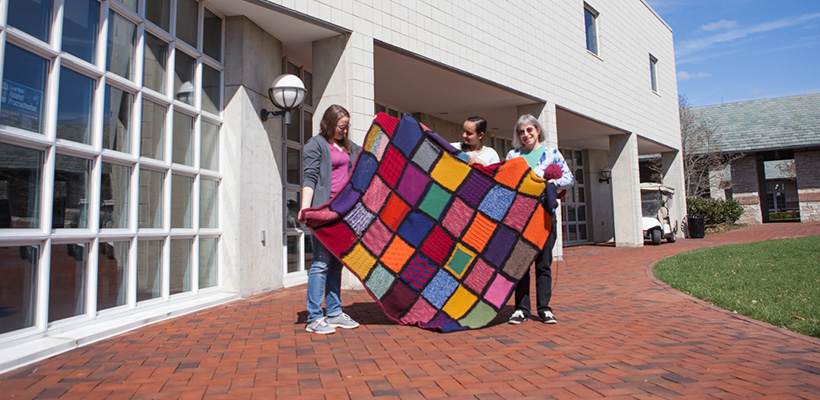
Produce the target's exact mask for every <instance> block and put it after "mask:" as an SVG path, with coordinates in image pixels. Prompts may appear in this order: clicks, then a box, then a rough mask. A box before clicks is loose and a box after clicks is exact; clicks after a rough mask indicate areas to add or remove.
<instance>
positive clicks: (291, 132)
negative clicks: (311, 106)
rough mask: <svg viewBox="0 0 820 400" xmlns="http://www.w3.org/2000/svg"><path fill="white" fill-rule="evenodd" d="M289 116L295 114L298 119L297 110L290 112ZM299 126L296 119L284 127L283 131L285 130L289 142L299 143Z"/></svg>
mask: <svg viewBox="0 0 820 400" xmlns="http://www.w3.org/2000/svg"><path fill="white" fill-rule="evenodd" d="M291 114H296V115H297V117H298V116H299V110H298V109H296V110H293V111H291ZM299 125H300V124H299V120H298V119H297V120H295V121H293V123H292V124H288V125H285V130H287V133H286V136H287V138H288V140H291V141H294V142H297V143H298V142H299V141H300V139H301V138H300V137H299V133H300V132H301V131H302V129H301V127H300V126H299Z"/></svg>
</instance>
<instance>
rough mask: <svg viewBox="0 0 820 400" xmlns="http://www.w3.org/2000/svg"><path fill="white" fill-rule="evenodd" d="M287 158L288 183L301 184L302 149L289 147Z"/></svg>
mask: <svg viewBox="0 0 820 400" xmlns="http://www.w3.org/2000/svg"><path fill="white" fill-rule="evenodd" d="M286 158H287V166H288V171H287V183H289V184H291V185H299V184H301V183H302V182H301V179H300V172H301V171H302V151H301V150H299V149H294V148H292V147H288V151H287V154H286Z"/></svg>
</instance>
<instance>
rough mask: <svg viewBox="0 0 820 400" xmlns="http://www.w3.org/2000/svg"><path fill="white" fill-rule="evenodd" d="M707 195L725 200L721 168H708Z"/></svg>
mask: <svg viewBox="0 0 820 400" xmlns="http://www.w3.org/2000/svg"><path fill="white" fill-rule="evenodd" d="M709 196H710V197H711V198H713V199H721V200H726V192H724V191H723V168H711V169H709Z"/></svg>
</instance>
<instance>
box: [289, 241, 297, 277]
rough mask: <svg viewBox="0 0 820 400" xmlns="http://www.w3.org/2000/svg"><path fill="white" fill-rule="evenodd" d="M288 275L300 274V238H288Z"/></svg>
mask: <svg viewBox="0 0 820 400" xmlns="http://www.w3.org/2000/svg"><path fill="white" fill-rule="evenodd" d="M287 241H288V273H293V272H299V236H288V237H287Z"/></svg>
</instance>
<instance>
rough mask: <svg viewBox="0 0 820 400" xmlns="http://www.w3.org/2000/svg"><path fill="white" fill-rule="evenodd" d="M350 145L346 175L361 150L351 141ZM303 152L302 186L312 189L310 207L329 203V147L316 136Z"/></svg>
mask: <svg viewBox="0 0 820 400" xmlns="http://www.w3.org/2000/svg"><path fill="white" fill-rule="evenodd" d="M350 145H351V146H352V147H353V154H351V155H350V164H348V166H347V168H348V169H347V171H348V173H350V171H351V169H352V168H353V163H355V162H356V156H358V155H359V150H361V147H360V146H359V145H357V144H356V143H353V142H352V141H351V142H350ZM303 152H304V156H305V161H304V162H305V164H304V183H303V184H302V186H303V187H309V188H312V189H313V201H312V202H311V207H316V206H320V205H322V204H325V203H327V202H328V201H330V184H331V171H332V168H333V166H332V165H331V161H330V147H329V144H328V143H327V140H325V138H323V137H322V136H321V135H316V136H314V137H312V138H310V140H308V142H307V144H305V147H304V149H303Z"/></svg>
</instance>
